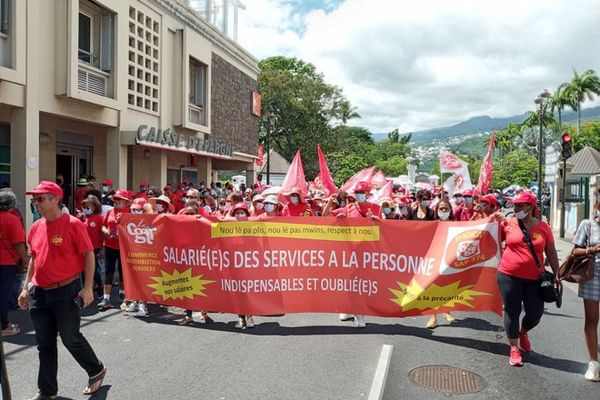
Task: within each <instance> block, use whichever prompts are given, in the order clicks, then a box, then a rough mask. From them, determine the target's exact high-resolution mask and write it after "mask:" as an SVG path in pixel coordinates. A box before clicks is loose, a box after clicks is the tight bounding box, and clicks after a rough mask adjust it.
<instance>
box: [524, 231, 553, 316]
mask: <svg viewBox="0 0 600 400" xmlns="http://www.w3.org/2000/svg"><path fill="white" fill-rule="evenodd" d="M519 227H520V228H521V230H522V231H523V240H524V241H525V243H527V246H529V250H530V251H531V254H532V255H533V259H534V260H535V265H536V268H537V270H538V271H539V273H540V289H541V290H540V293H541V296H542V300H543V301H544V303H554V302H556V307H558V308H560V306H561V305H562V295H561V294H560V293H559V291H558V290H557V289H556V288H555V287H554V274H553V273H552V272H549V271H546V268H544V267H543V266H542V265H541V263H540V260H539V259H538V257H537V254H535V249H534V248H533V243H531V238H530V237H529V231H528V230H527V228H525V224H523V221H521V220H519Z"/></svg>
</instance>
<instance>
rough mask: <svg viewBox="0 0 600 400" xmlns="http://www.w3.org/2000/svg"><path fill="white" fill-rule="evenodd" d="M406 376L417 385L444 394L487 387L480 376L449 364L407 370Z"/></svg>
mask: <svg viewBox="0 0 600 400" xmlns="http://www.w3.org/2000/svg"><path fill="white" fill-rule="evenodd" d="M408 378H409V379H410V380H411V381H412V382H414V383H416V384H417V385H420V386H423V387H424V388H427V389H430V390H435V391H436V392H440V393H443V394H445V395H450V394H467V393H477V392H480V391H482V390H483V389H485V388H486V387H487V382H486V381H485V379H483V378H482V377H481V376H479V375H477V374H476V373H474V372H471V371H467V370H466V369H462V368H456V367H451V366H449V365H425V366H422V367H418V368H415V369H413V370H412V371H410V372H409V374H408Z"/></svg>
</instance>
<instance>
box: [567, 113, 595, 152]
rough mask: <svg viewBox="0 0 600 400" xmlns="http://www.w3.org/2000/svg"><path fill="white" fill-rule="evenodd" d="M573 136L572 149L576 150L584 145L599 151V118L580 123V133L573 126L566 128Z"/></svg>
mask: <svg viewBox="0 0 600 400" xmlns="http://www.w3.org/2000/svg"><path fill="white" fill-rule="evenodd" d="M566 131H567V132H569V133H570V134H571V135H572V136H573V151H574V152H578V151H579V150H581V149H583V148H584V147H586V146H591V147H593V148H595V149H596V150H598V151H600V120H594V121H586V122H584V123H583V124H582V125H581V134H579V133H577V129H576V128H575V127H568V128H567V129H566Z"/></svg>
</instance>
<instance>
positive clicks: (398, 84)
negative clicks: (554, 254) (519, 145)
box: [238, 0, 600, 132]
mask: <svg viewBox="0 0 600 400" xmlns="http://www.w3.org/2000/svg"><path fill="white" fill-rule="evenodd" d="M242 3H243V4H244V5H245V6H246V10H242V11H240V26H239V33H238V41H239V42H240V43H241V44H242V46H244V47H245V48H247V49H248V50H249V51H250V52H251V53H252V54H254V55H255V56H256V57H257V58H258V59H262V58H265V57H268V56H272V55H286V56H294V57H298V58H301V59H303V60H305V61H308V62H311V63H313V64H314V65H316V67H317V68H318V70H319V71H320V72H322V73H323V74H324V75H325V79H326V80H327V81H328V82H330V83H333V84H336V85H338V86H340V87H341V88H342V89H343V91H344V93H345V95H346V96H347V97H348V98H349V99H350V101H351V103H352V104H353V105H354V106H355V107H357V109H358V111H359V113H360V114H361V115H362V119H360V120H358V121H355V122H354V124H355V125H359V126H364V127H366V128H369V129H370V130H371V131H372V132H388V131H390V130H392V129H394V128H399V129H400V132H408V131H415V130H421V129H427V128H432V127H438V126H443V125H448V124H453V123H457V122H460V121H462V120H465V119H467V118H469V117H472V116H477V115H490V116H493V117H506V116H511V115H514V114H521V113H523V112H524V111H527V110H531V109H533V107H534V103H533V100H534V99H535V97H536V96H537V95H538V94H539V93H540V92H541V91H542V90H543V89H548V90H550V91H553V90H554V89H555V88H556V87H557V86H558V85H559V84H560V83H562V82H564V81H567V80H570V79H571V76H572V70H571V68H572V67H574V68H576V69H577V70H578V71H580V72H581V71H583V70H586V69H589V68H591V69H594V70H595V71H596V72H598V73H600V1H598V0H570V1H566V0H565V1H562V0H501V1H479V0H471V1H469V0H420V1H410V0H390V1H385V0H369V1H367V0H321V1H318V0H306V1H302V0H242ZM598 104H600V101H598V100H596V101H595V102H594V103H587V104H586V106H590V105H598Z"/></svg>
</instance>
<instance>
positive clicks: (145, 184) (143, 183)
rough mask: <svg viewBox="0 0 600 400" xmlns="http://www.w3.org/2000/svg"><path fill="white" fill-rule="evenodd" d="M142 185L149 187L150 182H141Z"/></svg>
mask: <svg viewBox="0 0 600 400" xmlns="http://www.w3.org/2000/svg"><path fill="white" fill-rule="evenodd" d="M140 186H145V187H148V186H150V184H149V183H148V182H140Z"/></svg>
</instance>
